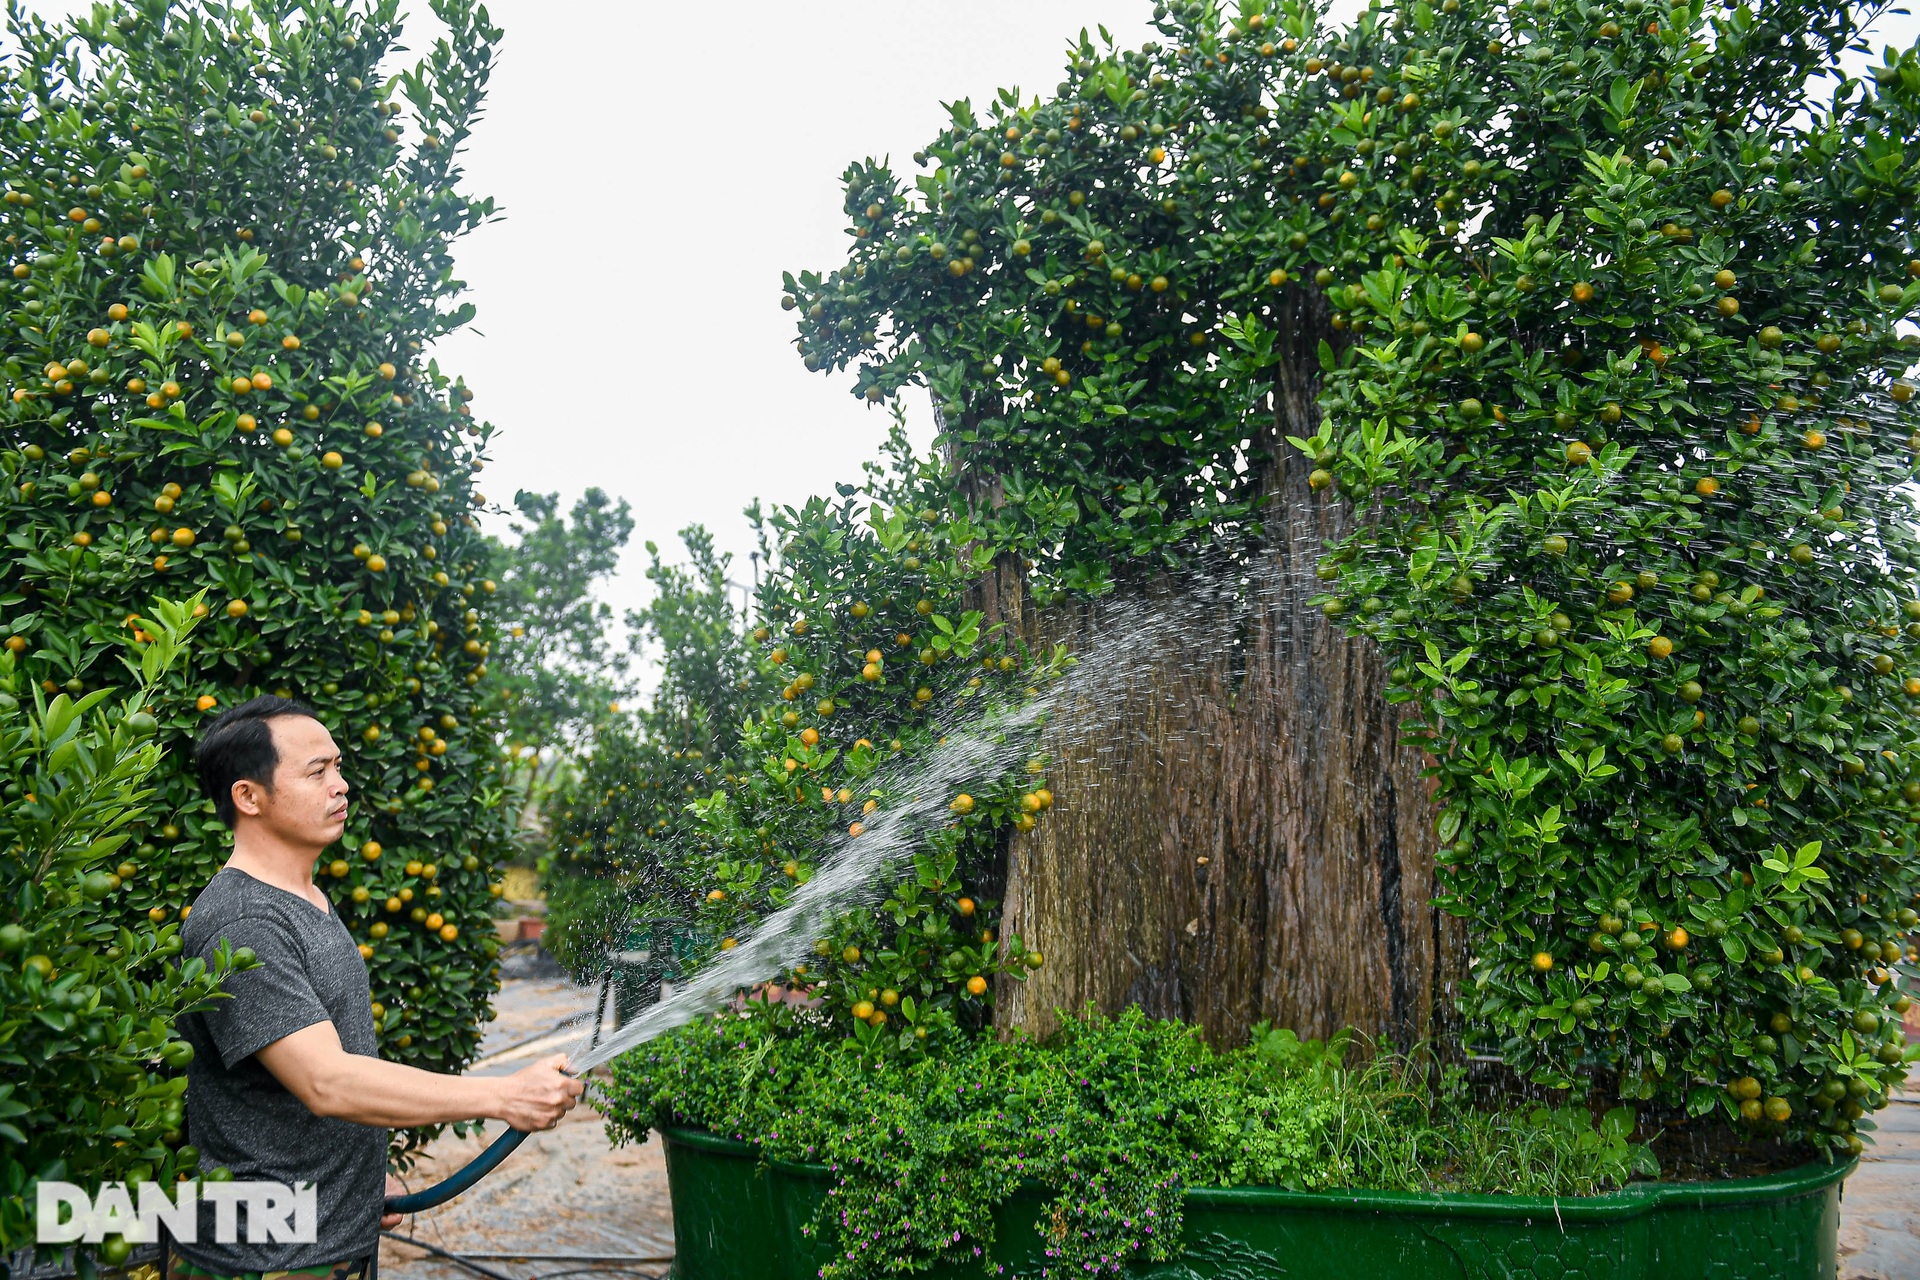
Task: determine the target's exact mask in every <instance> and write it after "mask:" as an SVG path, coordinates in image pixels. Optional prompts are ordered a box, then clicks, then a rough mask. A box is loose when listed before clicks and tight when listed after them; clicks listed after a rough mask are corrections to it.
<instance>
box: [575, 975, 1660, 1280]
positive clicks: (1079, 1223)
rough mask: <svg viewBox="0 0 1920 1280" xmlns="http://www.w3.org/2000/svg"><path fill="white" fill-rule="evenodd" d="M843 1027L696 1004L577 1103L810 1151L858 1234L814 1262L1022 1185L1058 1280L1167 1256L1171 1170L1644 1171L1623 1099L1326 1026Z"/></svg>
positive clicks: (844, 1228) (1483, 1179) (1208, 1180)
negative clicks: (1414, 1051)
mask: <svg viewBox="0 0 1920 1280" xmlns="http://www.w3.org/2000/svg"><path fill="white" fill-rule="evenodd" d="M842 1045H843V1046H844V1048H840V1049H836V1048H830V1047H828V1046H826V1045H825V1044H824V1043H823V1041H822V1039H821V1038H820V1037H819V1036H817V1035H812V1034H805V1033H801V1034H793V1033H792V1032H790V1031H780V1030H776V1029H775V1026H774V1024H773V1023H772V1022H771V1021H769V1020H767V1019H758V1018H752V1019H741V1018H735V1017H723V1018H717V1019H711V1020H707V1021H704V1022H700V1023H697V1024H694V1025H692V1026H689V1027H686V1028H684V1029H682V1030H681V1031H679V1032H677V1033H675V1034H673V1035H671V1036H668V1037H666V1038H663V1039H661V1040H658V1041H655V1042H653V1043H652V1044H649V1045H647V1046H645V1047H644V1048H642V1049H640V1050H637V1051H635V1052H633V1053H630V1054H628V1055H626V1056H625V1057H623V1058H621V1059H619V1060H617V1061H616V1063H615V1065H614V1069H613V1075H612V1079H611V1082H610V1083H609V1084H608V1085H607V1086H606V1087H605V1088H604V1090H603V1091H602V1094H601V1096H600V1099H599V1105H601V1106H602V1107H603V1108H604V1109H605V1110H606V1111H607V1113H608V1115H609V1116H610V1117H611V1118H610V1122H609V1126H610V1128H611V1129H612V1131H613V1132H614V1133H615V1134H616V1136H618V1137H619V1138H621V1139H625V1140H639V1139H640V1138H642V1137H644V1136H645V1134H646V1132H647V1130H648V1129H650V1128H652V1127H655V1126H658V1125H662V1124H679V1125H689V1126H693V1127H696V1128H702V1129H706V1130H709V1131H711V1132H714V1133H718V1134H721V1135H724V1136H727V1137H732V1138H736V1139H740V1140H743V1141H747V1142H751V1143H754V1144H755V1145H756V1146H757V1147H758V1148H759V1150H760V1152H761V1153H762V1154H763V1155H765V1156H769V1157H774V1158H778V1159H783V1160H793V1161H807V1162H814V1163H821V1164H827V1165H830V1166H832V1167H833V1169H834V1171H835V1188H834V1193H833V1195H832V1196H831V1197H830V1198H829V1204H830V1206H831V1212H832V1213H834V1214H835V1215H837V1221H836V1222H821V1223H815V1224H812V1228H813V1229H814V1230H824V1231H828V1232H831V1233H833V1234H834V1235H835V1236H836V1238H837V1239H839V1240H841V1241H857V1242H858V1245H857V1246H855V1247H850V1248H848V1249H845V1250H842V1251H841V1252H840V1254H839V1256H838V1257H837V1259H836V1261H835V1262H834V1263H833V1265H831V1266H829V1267H828V1268H827V1269H826V1270H825V1271H824V1272H823V1275H824V1276H826V1277H827V1280H857V1278H858V1277H865V1276H872V1275H880V1274H886V1273H891V1272H896V1271H900V1270H904V1269H908V1268H909V1267H912V1266H916V1265H924V1264H926V1263H929V1262H931V1261H933V1260H935V1259H949V1260H953V1261H965V1260H969V1259H971V1258H973V1257H974V1256H975V1249H976V1246H977V1247H979V1248H982V1249H985V1250H987V1251H988V1252H989V1253H990V1252H991V1249H992V1247H993V1245H994V1236H993V1224H992V1210H993V1206H994V1205H995V1204H997V1203H999V1202H1000V1201H1002V1200H1004V1199H1006V1198H1007V1197H1008V1196H1009V1195H1011V1194H1012V1192H1013V1191H1014V1189H1015V1187H1016V1186H1018V1185H1019V1184H1020V1183H1021V1182H1022V1181H1023V1180H1032V1181H1037V1182H1039V1183H1040V1184H1042V1185H1043V1186H1045V1187H1047V1188H1048V1189H1049V1190H1050V1191H1052V1192H1053V1193H1055V1197H1054V1199H1053V1200H1052V1201H1051V1202H1050V1203H1049V1205H1048V1207H1047V1211H1046V1212H1045V1213H1044V1214H1043V1215H1042V1220H1043V1221H1047V1222H1050V1223H1052V1224H1053V1225H1052V1226H1051V1228H1050V1232H1051V1234H1050V1235H1049V1249H1050V1255H1051V1257H1052V1259H1053V1261H1054V1263H1055V1264H1056V1265H1058V1266H1059V1267H1060V1268H1061V1269H1062V1270H1063V1271H1071V1272H1073V1273H1075V1274H1079V1273H1082V1272H1083V1271H1117V1270H1118V1269H1119V1267H1120V1265H1121V1264H1123V1263H1125V1262H1128V1261H1147V1260H1154V1261H1165V1260H1167V1259H1169V1258H1170V1257H1171V1256H1173V1250H1174V1248H1175V1246H1176V1244H1177V1241H1178V1240H1179V1236H1180V1221H1181V1192H1182V1189H1183V1188H1185V1187H1190V1186H1279V1187H1290V1188H1295V1189H1301V1190H1320V1189H1330V1188H1336V1187H1366V1188H1376V1189H1386V1190H1400V1191H1411V1190H1447V1191H1485V1192H1493V1191H1499V1192H1508V1193H1518V1194H1523V1195H1529V1194H1531V1195H1559V1196H1565V1195H1587V1194H1592V1193H1594V1192H1597V1191H1602V1190H1605V1189H1607V1188H1609V1187H1615V1186H1619V1185H1621V1184H1623V1183H1624V1182H1626V1181H1627V1179H1628V1178H1629V1177H1630V1176H1632V1175H1633V1174H1634V1173H1635V1172H1636V1171H1642V1172H1644V1171H1651V1170H1652V1169H1653V1167H1654V1166H1652V1164H1651V1157H1650V1156H1649V1155H1648V1154H1647V1152H1646V1151H1645V1149H1644V1148H1642V1147H1639V1146H1637V1145H1635V1144H1634V1143H1632V1142H1631V1141H1630V1139H1629V1135H1630V1132H1631V1130H1632V1128H1633V1119H1632V1116H1631V1114H1630V1113H1629V1112H1627V1111H1626V1110H1625V1109H1624V1108H1621V1109H1616V1110H1615V1111H1613V1112H1610V1113H1608V1114H1607V1115H1606V1116H1605V1117H1604V1118H1603V1119H1602V1120H1601V1121H1600V1122H1599V1124H1598V1125H1597V1126H1596V1124H1595V1123H1594V1121H1593V1118H1592V1117H1591V1116H1590V1115H1589V1114H1588V1113H1587V1112H1586V1111H1585V1110H1584V1109H1580V1108H1566V1109H1562V1110H1558V1111H1554V1110H1549V1109H1547V1108H1545V1107H1522V1108H1510V1109H1507V1110H1504V1111H1501V1112H1497V1113H1493V1112H1481V1111H1476V1110H1474V1109H1473V1108H1472V1107H1470V1106H1468V1105H1467V1104H1466V1102H1465V1100H1464V1093H1463V1091H1462V1089H1461V1088H1460V1085H1459V1078H1458V1076H1457V1074H1452V1075H1448V1076H1447V1077H1446V1079H1445V1083H1444V1084H1442V1083H1441V1082H1440V1080H1439V1079H1438V1077H1436V1075H1435V1074H1434V1073H1433V1072H1432V1071H1431V1070H1430V1066H1431V1064H1428V1063H1425V1062H1422V1061H1419V1060H1416V1059H1410V1058H1405V1057H1397V1056H1394V1055H1391V1054H1376V1055H1374V1056H1373V1057H1371V1058H1370V1059H1369V1060H1368V1061H1367V1062H1366V1063H1365V1064H1364V1065H1361V1066H1349V1065H1347V1063H1346V1062H1345V1056H1346V1055H1345V1050H1346V1048H1347V1046H1346V1043H1345V1040H1344V1038H1337V1039H1336V1040H1335V1041H1334V1042H1331V1043H1328V1044H1321V1043H1318V1042H1312V1041H1306V1042H1303V1041H1300V1040H1298V1039H1296V1038H1295V1037H1294V1036H1293V1034H1292V1033H1291V1032H1289V1031H1284V1030H1273V1029H1269V1028H1267V1027H1265V1026H1262V1027H1261V1028H1259V1029H1258V1031H1257V1032H1256V1034H1255V1036H1254V1039H1253V1042H1252V1043H1251V1044H1250V1045H1249V1046H1248V1047H1246V1048H1242V1049H1239V1050H1234V1051H1231V1052H1216V1051H1215V1050H1213V1049H1211V1048H1209V1047H1208V1046H1207V1044H1206V1043H1205V1041H1203V1040H1202V1039H1201V1038H1200V1036H1199V1034H1198V1033H1197V1032H1196V1031H1195V1030H1194V1029H1193V1028H1190V1027H1185V1026H1182V1025H1180V1024H1178V1023H1174V1022H1166V1021H1155V1020H1153V1019H1149V1018H1147V1017H1145V1016H1144V1015H1142V1014H1141V1013H1140V1012H1139V1011H1138V1010H1128V1011H1127V1012H1125V1013H1123V1014H1121V1015H1120V1016H1118V1017H1116V1018H1111V1019H1109V1018H1102V1017H1099V1016H1097V1015H1095V1014H1092V1013H1091V1012H1090V1013H1089V1014H1088V1015H1087V1016H1086V1017H1084V1018H1082V1019H1069V1020H1067V1021H1066V1023H1065V1024H1064V1025H1063V1027H1062V1029H1061V1031H1060V1033H1059V1034H1058V1035H1057V1036H1056V1037H1054V1038H1053V1039H1052V1040H1051V1041H1049V1042H1048V1043H1045V1044H1037V1043H1034V1042H1033V1041H1030V1040H1026V1039H1024V1038H1021V1039H1015V1040H1013V1041H1010V1042H1007V1043H1001V1042H999V1041H996V1040H993V1039H990V1038H989V1039H976V1040H972V1041H968V1042H964V1043H962V1044H960V1045H959V1046H957V1047H956V1048H955V1050H954V1051H953V1052H951V1053H950V1054H949V1053H937V1054H927V1055H922V1056H919V1057H901V1056H899V1055H893V1054H888V1053H885V1052H863V1051H861V1046H859V1045H858V1044H857V1042H855V1041H842ZM1436 1084H1440V1087H1438V1088H1436Z"/></svg>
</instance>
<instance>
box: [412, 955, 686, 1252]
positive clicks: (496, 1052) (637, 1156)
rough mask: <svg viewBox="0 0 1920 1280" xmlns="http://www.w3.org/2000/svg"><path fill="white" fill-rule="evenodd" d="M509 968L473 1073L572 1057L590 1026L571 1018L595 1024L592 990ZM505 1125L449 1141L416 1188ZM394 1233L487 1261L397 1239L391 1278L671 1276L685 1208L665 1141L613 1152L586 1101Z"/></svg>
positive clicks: (542, 972) (520, 966) (416, 1173)
mask: <svg viewBox="0 0 1920 1280" xmlns="http://www.w3.org/2000/svg"><path fill="white" fill-rule="evenodd" d="M503 971H504V975H505V978H506V981H505V985H504V986H503V987H502V989H501V991H500V994H499V996H498V997H496V998H495V1000H494V1008H495V1010H496V1011H497V1012H498V1017H496V1018H495V1019H494V1021H493V1023H492V1024H491V1025H489V1026H488V1028H487V1035H486V1039H485V1040H484V1041H482V1043H481V1058H480V1060H479V1061H478V1062H476V1063H475V1064H474V1067H473V1069H472V1073H473V1074H478V1075H506V1074H508V1073H510V1072H513V1071H517V1070H519V1069H520V1068H521V1067H524V1066H526V1065H527V1064H528V1063H530V1062H532V1061H535V1060H536V1059H538V1058H539V1057H541V1056H543V1055H544V1054H549V1053H559V1052H563V1051H564V1050H565V1048H566V1046H567V1045H568V1044H569V1043H570V1042H572V1040H573V1039H574V1036H575V1035H576V1034H577V1033H578V1029H577V1027H562V1024H563V1023H566V1022H567V1021H568V1020H570V1019H580V1020H581V1021H582V1022H584V1020H585V1019H586V1018H587V1017H589V1016H590V1015H591V1012H592V1009H593V1004H594V995H595V993H594V992H593V991H592V990H590V989H589V990H584V991H583V990H580V989H578V988H576V987H574V986H573V985H572V984H571V983H569V982H568V981H567V980H566V979H565V978H563V977H558V976H554V973H553V971H552V969H551V968H548V967H537V968H536V967H533V966H529V965H527V964H526V963H525V962H524V961H520V962H518V963H510V964H509V966H505V967H503ZM516 975H518V976H516ZM504 1128H505V1126H503V1125H501V1124H500V1123H498V1122H497V1121H496V1122H492V1123H489V1124H488V1125H487V1128H486V1132H485V1133H484V1135H481V1136H478V1137H472V1138H465V1139H461V1138H455V1137H453V1136H452V1135H450V1134H449V1135H446V1136H444V1137H442V1138H441V1139H440V1140H439V1141H437V1142H435V1143H433V1144H432V1146H431V1147H429V1148H428V1151H427V1156H428V1158H427V1159H426V1160H424V1161H422V1162H421V1163H420V1164H419V1165H418V1166H416V1167H415V1168H414V1169H413V1170H412V1171H411V1172H410V1173H409V1174H408V1175H407V1178H406V1181H407V1183H408V1185H409V1186H410V1187H413V1188H419V1187H423V1186H426V1185H428V1184H430V1183H434V1182H438V1181H439V1180H440V1179H441V1178H444V1177H446V1176H447V1175H448V1174H450V1173H452V1172H453V1171H454V1170H455V1169H458V1168H459V1167H460V1166H462V1165H464V1164H465V1163H466V1162H467V1161H468V1160H469V1159H471V1158H472V1157H473V1156H475V1155H478V1154H479V1153H480V1151H481V1150H482V1149H483V1148H484V1147H485V1146H486V1145H487V1144H488V1143H489V1142H491V1141H493V1139H494V1138H495V1137H497V1136H498V1135H499V1134H500V1133H501V1132H502V1131H503V1130H504ZM393 1234H395V1235H400V1236H406V1237H410V1238H411V1239H413V1240H415V1241H419V1242H422V1243H423V1244H427V1245H432V1246H435V1247H437V1248H439V1249H441V1250H444V1251H446V1252H448V1253H457V1254H459V1255H461V1256H462V1257H464V1258H466V1259H467V1260H468V1261H469V1262H470V1263H473V1264H475V1266H474V1267H463V1266H461V1265H460V1264H458V1263H455V1262H452V1261H450V1260H448V1259H447V1258H445V1257H439V1256H435V1255H434V1254H433V1253H431V1252H429V1251H428V1250H426V1249H424V1248H420V1247H416V1246H414V1245H409V1244H405V1243H402V1242H400V1241H398V1240H394V1239H392V1238H389V1239H388V1240H387V1241H386V1242H385V1243H384V1244H383V1245H382V1246H381V1250H380V1270H381V1273H382V1275H383V1276H384V1277H389V1278H390V1280H474V1277H475V1276H476V1275H489V1274H491V1275H492V1276H496V1277H502V1278H504V1280H532V1278H533V1277H542V1278H544V1280H556V1278H557V1277H559V1276H562V1275H573V1274H576V1273H580V1272H606V1273H608V1274H609V1275H620V1276H658V1275H662V1274H664V1273H665V1272H666V1270H667V1267H668V1264H669V1262H670V1261H671V1259H672V1256H673V1213H672V1208H671V1204H670V1202H669V1200H668V1197H667V1169H666V1165H665V1163H664V1162H663V1161H662V1159H661V1155H660V1144H659V1141H658V1140H657V1139H653V1140H649V1141H648V1142H647V1143H646V1144H645V1145H643V1146H638V1147H634V1146H628V1147H620V1148H616V1147H613V1146H612V1145H610V1144H609V1142H608V1140H607V1136H606V1131H605V1129H604V1128H603V1127H602V1124H601V1119H600V1116H599V1114H598V1113H597V1112H595V1111H593V1110H592V1109H591V1108H589V1107H584V1106H583V1107H578V1108H576V1109H575V1110H574V1111H573V1112H572V1113H571V1114H570V1115H569V1116H568V1117H567V1118H566V1120H564V1121H562V1122H561V1124H560V1127H559V1128H557V1129H554V1130H551V1131H549V1132H546V1133H536V1134H533V1135H531V1136H529V1137H528V1138H527V1140H526V1141H525V1142H523V1143H521V1145H520V1148H519V1150H517V1151H515V1152H514V1153H513V1154H512V1155H511V1156H510V1157H508V1159H507V1161H506V1163H504V1164H502V1165H501V1166H500V1168H499V1169H497V1170H495V1171H494V1172H493V1173H492V1174H489V1175H488V1176H487V1177H486V1178H484V1179H483V1180H481V1182H480V1183H479V1184H478V1185H477V1186H476V1187H474V1189H473V1190H471V1191H469V1192H467V1194H465V1195H464V1196H461V1197H459V1198H457V1199H455V1200H453V1201H451V1202H450V1203H448V1204H444V1205H442V1206H440V1207H439V1208H437V1209H432V1210H429V1211H427V1212H425V1213H421V1214H416V1215H414V1216H413V1217H411V1218H409V1219H407V1220H405V1221H403V1222H402V1223H401V1224H400V1225H399V1226H398V1227H397V1228H395V1229H394V1233H393ZM476 1268H485V1271H484V1272H482V1271H479V1270H477V1269H476Z"/></svg>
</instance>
